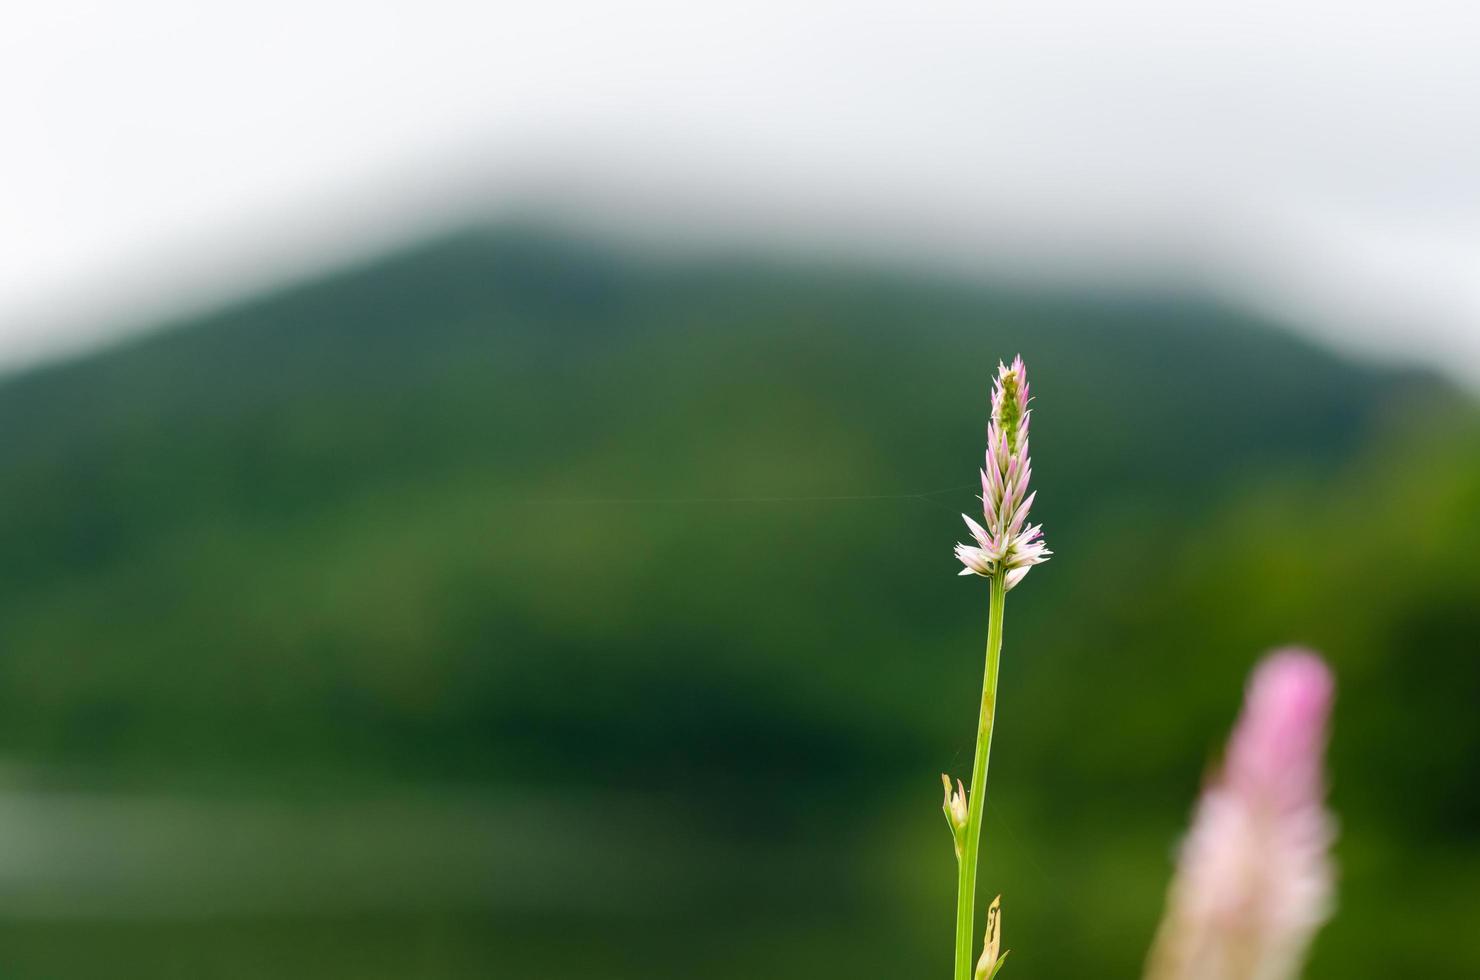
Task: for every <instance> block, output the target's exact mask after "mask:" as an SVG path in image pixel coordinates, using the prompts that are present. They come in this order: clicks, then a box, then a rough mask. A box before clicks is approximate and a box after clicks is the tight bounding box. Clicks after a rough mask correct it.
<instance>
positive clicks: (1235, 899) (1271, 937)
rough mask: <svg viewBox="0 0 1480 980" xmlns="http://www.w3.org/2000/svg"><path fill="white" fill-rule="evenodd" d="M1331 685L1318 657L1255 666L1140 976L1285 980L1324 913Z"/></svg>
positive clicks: (1293, 655)
mask: <svg viewBox="0 0 1480 980" xmlns="http://www.w3.org/2000/svg"><path fill="white" fill-rule="evenodd" d="M1334 690H1335V684H1334V681H1333V679H1332V676H1331V671H1330V670H1329V668H1327V666H1326V664H1325V663H1324V662H1323V661H1322V660H1321V659H1320V658H1319V657H1317V656H1316V655H1315V654H1313V653H1309V652H1307V651H1303V650H1282V651H1279V652H1276V653H1273V654H1271V655H1270V656H1269V657H1267V658H1266V659H1265V660H1264V661H1263V662H1262V663H1261V664H1260V665H1259V666H1258V667H1257V668H1256V669H1255V671H1254V674H1253V676H1252V678H1251V679H1250V681H1249V686H1248V690H1247V692H1246V695H1245V699H1244V709H1243V713H1242V715H1240V717H1239V720H1238V724H1237V725H1236V727H1235V728H1234V731H1233V736H1232V737H1231V739H1230V740H1229V744H1228V754H1227V757H1226V758H1225V760H1224V765H1223V768H1222V771H1221V772H1219V773H1218V774H1217V775H1216V776H1215V777H1214V778H1213V780H1212V781H1211V782H1210V784H1209V785H1208V786H1207V787H1206V788H1205V789H1204V791H1203V794H1202V798H1201V800H1199V801H1198V804H1197V808H1196V811H1195V814H1194V818H1193V824H1192V830H1191V832H1190V833H1189V834H1188V835H1187V837H1186V839H1185V840H1184V841H1183V842H1182V845H1181V848H1180V853H1179V855H1178V860H1177V875H1176V878H1175V879H1174V880H1173V882H1172V886H1171V890H1170V893H1169V895H1168V902H1167V910H1166V914H1165V917H1164V918H1163V920H1162V924H1161V929H1160V932H1159V933H1158V935H1157V941H1156V945H1155V947H1154V948H1153V950H1152V953H1151V958H1150V962H1149V965H1148V969H1147V977H1148V980H1288V978H1292V977H1295V976H1297V975H1298V974H1299V972H1300V968H1301V965H1302V963H1303V962H1304V960H1305V953H1306V949H1307V947H1308V946H1309V945H1310V941H1311V939H1312V937H1313V936H1314V935H1315V933H1316V930H1317V929H1319V928H1320V926H1321V925H1322V924H1323V923H1324V922H1325V921H1326V920H1327V919H1328V918H1329V917H1330V914H1331V911H1332V902H1333V878H1334V873H1333V869H1332V865H1331V861H1330V857H1329V850H1330V845H1331V842H1332V839H1333V837H1334V826H1333V822H1332V819H1331V817H1330V815H1329V814H1328V813H1327V811H1326V809H1325V806H1324V804H1323V802H1322V800H1323V797H1324V795H1325V783H1324V778H1323V775H1322V757H1323V755H1324V752H1325V746H1326V728H1327V720H1328V718H1329V716H1330V712H1331V701H1332V697H1333V695H1334Z"/></svg>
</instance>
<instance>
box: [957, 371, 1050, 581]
mask: <svg viewBox="0 0 1480 980" xmlns="http://www.w3.org/2000/svg"><path fill="white" fill-rule="evenodd" d="M1028 401H1029V394H1028V372H1027V369H1026V368H1025V367H1024V366H1023V359H1022V358H1021V357H1015V358H1013V361H1012V364H1011V365H1010V366H1009V365H1006V364H1000V363H999V364H998V365H997V382H996V384H995V386H994V387H993V389H992V420H991V421H990V422H988V423H987V459H986V465H985V466H984V467H982V471H981V475H982V517H983V518H984V520H983V521H982V523H980V524H978V523H977V522H976V521H974V520H972V519H971V518H970V517H967V516H966V515H965V514H962V515H961V517H962V518H963V519H964V520H965V521H966V526H967V527H968V528H969V529H970V530H971V536H972V538H974V539H975V540H976V544H975V545H974V546H973V545H968V544H958V545H956V558H957V559H958V560H959V561H960V562H961V564H962V565H963V566H964V567H963V568H962V569H961V573H960V574H962V575H982V576H986V577H990V576H993V575H996V574H997V572H998V571H1001V572H1003V573H1004V575H1005V578H1004V582H1003V584H1004V587H1005V588H1007V589H1010V588H1012V587H1013V586H1014V585H1017V584H1018V583H1019V582H1021V581H1022V579H1023V576H1024V575H1027V574H1028V569H1030V568H1032V567H1033V566H1034V565H1038V564H1042V563H1043V562H1045V561H1048V556H1049V555H1051V554H1053V552H1051V551H1049V550H1048V547H1047V546H1046V545H1045V544H1044V542H1043V538H1042V535H1043V527H1042V525H1039V524H1032V525H1030V524H1028V523H1027V520H1028V511H1029V509H1031V508H1032V506H1033V498H1034V497H1036V496H1037V493H1036V492H1035V493H1029V492H1028V480H1029V479H1030V478H1031V477H1032V475H1033V461H1032V460H1031V459H1029V458H1028V417H1029V416H1031V415H1032V414H1033V410H1032V409H1030V408H1029V407H1028Z"/></svg>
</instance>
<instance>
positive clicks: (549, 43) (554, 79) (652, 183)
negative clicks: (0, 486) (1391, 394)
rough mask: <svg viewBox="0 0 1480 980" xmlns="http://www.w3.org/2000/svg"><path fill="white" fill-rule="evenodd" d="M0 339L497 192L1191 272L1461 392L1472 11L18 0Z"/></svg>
mask: <svg viewBox="0 0 1480 980" xmlns="http://www.w3.org/2000/svg"><path fill="white" fill-rule="evenodd" d="M0 151H3V152H0V176H3V179H0V229H3V234H0V366H3V365H10V366H14V365H17V364H21V363H25V362H26V361H28V360H30V359H33V358H36V357H41V356H49V355H52V354H55V353H57V352H59V351H64V350H67V349H71V348H74V347H76V346H79V345H85V344H88V343H94V342H97V341H98V340H99V339H102V338H106V337H107V336H111V335H112V333H113V332H114V331H116V330H118V329H121V328H124V327H127V326H128V325H129V324H131V323H138V322H144V321H146V320H148V319H149V318H150V317H154V316H157V315H159V314H161V313H164V312H168V311H171V310H179V309H188V308H192V307H196V306H199V305H202V304H209V303H210V302H212V301H214V300H217V299H219V298H221V297H226V296H231V295H234V294H238V293H240V292H242V291H245V290H249V289H252V288H255V287H259V286H264V285H269V284H271V283H272V282H274V281H276V280H278V279H281V278H283V277H292V276H298V275H303V274H305V273H306V272H310V271H312V270H314V269H317V268H322V267H324V266H326V265H329V264H332V263H334V262H336V261H340V260H343V259H344V258H345V257H347V256H350V255H353V254H355V253H359V252H364V251H370V250H374V249H376V248H379V247H383V246H384V245H386V244H389V243H393V242H395V241H397V240H398V239H405V238H409V237H414V236H415V235H417V234H419V233H422V232H425V231H428V230H430V229H433V228H435V227H437V226H438V225H439V224H441V223H445V222H448V221H453V220H456V219H458V218H459V217H465V216H466V215H468V214H470V213H480V212H482V211H484V210H488V209H493V210H497V209H498V208H499V207H500V206H503V205H507V204H508V203H509V202H511V201H512V202H526V203H527V202H529V201H541V202H545V203H546V204H549V205H552V206H553V205H559V206H560V207H562V208H564V209H566V210H567V211H569V212H570V213H572V214H591V215H596V216H599V217H601V218H603V219H606V220H611V219H616V220H623V219H632V218H636V219H640V220H642V221H644V222H650V223H653V224H656V225H658V226H660V227H664V228H668V229H669V230H671V231H673V232H674V233H692V232H694V231H696V230H702V231H704V232H706V233H708V234H710V235H713V236H715V237H719V238H724V237H725V236H727V235H736V236H748V237H752V238H759V239H762V240H765V239H767V238H775V239H777V240H786V241H790V242H793V243H794V242H798V241H801V242H806V241H809V240H815V241H817V242H832V243H836V244H845V245H849V246H854V247H863V248H865V249H867V250H877V251H882V252H886V253H887V252H889V251H896V252H898V253H900V254H902V255H910V256H912V257H917V258H918V257H921V256H924V257H926V258H927V259H929V260H940V261H948V262H952V263H954V264H956V265H958V266H961V267H964V268H966V269H968V270H970V269H978V268H979V269H981V270H982V271H983V272H984V273H989V274H1002V273H1003V272H1010V273H1014V274H1017V273H1024V274H1030V275H1045V276H1048V277H1050V278H1055V277H1057V278H1065V279H1070V280H1072V279H1075V278H1088V279H1120V278H1127V277H1128V278H1130V279H1132V280H1135V279H1138V278H1153V279H1154V278H1157V277H1164V276H1172V277H1174V278H1177V279H1179V280H1181V279H1187V278H1190V279H1192V280H1193V281H1195V282H1197V283H1200V284H1202V285H1204V286H1206V287H1207V288H1211V289H1214V290H1217V291H1219V292H1221V293H1224V294H1226V295H1228V296H1230V297H1232V298H1235V299H1237V300H1238V301H1240V302H1243V303H1247V304H1249V305H1251V306H1253V307H1255V308H1257V309H1259V310H1261V311H1264V312H1267V313H1270V314H1273V315H1275V316H1278V317H1281V318H1284V319H1286V320H1288V321H1289V322H1291V323H1292V324H1294V325H1296V326H1298V327H1300V328H1302V329H1306V330H1308V331H1310V332H1312V333H1313V334H1316V335H1319V336H1323V337H1326V338H1328V339H1331V340H1334V341H1336V342H1337V343H1339V344H1341V345H1344V346H1345V347H1347V348H1348V349H1350V350H1353V351H1358V352H1362V353H1364V354H1367V355H1377V356H1382V357H1396V358H1402V359H1406V360H1412V361H1418V362H1423V363H1429V364H1434V365H1438V366H1440V367H1442V368H1443V369H1444V370H1446V371H1448V372H1449V373H1451V375H1453V376H1456V377H1460V378H1463V379H1465V380H1467V381H1469V382H1470V383H1472V384H1475V385H1480V4H1474V3H1471V2H1458V0H1456V2H1442V3H1441V2H1432V0H1407V2H1401V3H1399V2H1392V3H1377V2H1360V0H1346V2H1339V3H1338V2H1331V0H1283V2H1270V3H1260V2H1256V0H1237V2H1234V0H1228V2H1224V0H1209V2H1195V0H1130V2H1104V0H983V2H979V3H927V2H918V0H917V2H910V3H906V2H899V3H867V2H861V0H848V2H807V0H748V2H745V3H731V2H704V0H683V2H672V3H656V2H626V3H611V2H605V3H575V2H559V0H554V2H552V0H526V2H520V3H515V4H506V3H499V2H481V3H480V2H450V0H420V2H417V3H379V2H375V0H293V2H282V0H254V2H252V3H250V4H247V3H242V4H229V3H201V2H199V0H133V2H130V3H127V4H121V3H117V2H112V0H46V2H38V3H29V4H28V3H23V2H22V3H12V4H9V5H7V9H6V13H5V16H4V23H3V25H0Z"/></svg>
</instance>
